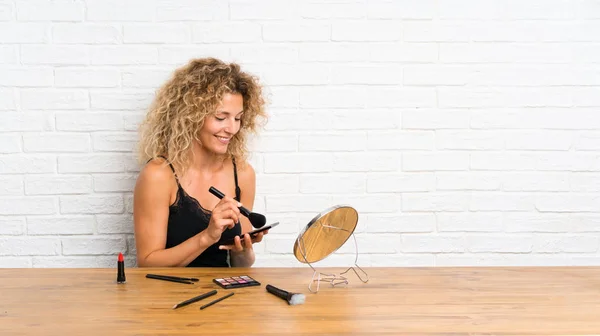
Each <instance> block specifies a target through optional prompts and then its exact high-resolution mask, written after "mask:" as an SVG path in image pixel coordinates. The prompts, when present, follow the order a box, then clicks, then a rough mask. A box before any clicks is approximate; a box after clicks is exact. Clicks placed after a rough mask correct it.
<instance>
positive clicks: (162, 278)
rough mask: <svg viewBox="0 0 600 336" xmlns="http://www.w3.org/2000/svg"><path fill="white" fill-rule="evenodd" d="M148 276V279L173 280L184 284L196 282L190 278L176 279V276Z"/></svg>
mask: <svg viewBox="0 0 600 336" xmlns="http://www.w3.org/2000/svg"><path fill="white" fill-rule="evenodd" d="M146 278H148V279H155V280H163V281H171V282H178V283H183V284H188V285H193V284H194V283H193V282H191V281H188V280H180V279H174V278H166V277H162V276H160V275H159V276H156V275H153V274H146Z"/></svg>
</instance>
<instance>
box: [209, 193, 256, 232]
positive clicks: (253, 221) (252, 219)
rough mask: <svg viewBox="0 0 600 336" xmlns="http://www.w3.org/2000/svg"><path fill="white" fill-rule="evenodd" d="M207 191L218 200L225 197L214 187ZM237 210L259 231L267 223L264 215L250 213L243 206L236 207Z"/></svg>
mask: <svg viewBox="0 0 600 336" xmlns="http://www.w3.org/2000/svg"><path fill="white" fill-rule="evenodd" d="M208 191H209V192H210V193H211V194H213V195H215V196H217V197H218V198H219V199H222V198H223V197H225V194H223V193H222V192H220V191H219V190H218V189H217V188H215V187H210V188H209V189H208ZM238 208H239V209H240V213H241V214H242V215H244V216H246V217H247V218H248V220H249V221H250V224H252V226H254V227H255V228H257V229H260V228H261V227H263V226H265V224H266V223H267V218H266V217H265V216H264V215H261V214H259V213H256V212H252V211H250V210H248V209H246V208H244V207H243V206H241V207H238Z"/></svg>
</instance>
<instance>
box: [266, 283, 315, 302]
mask: <svg viewBox="0 0 600 336" xmlns="http://www.w3.org/2000/svg"><path fill="white" fill-rule="evenodd" d="M267 292H269V293H271V294H273V295H275V296H277V297H278V298H280V299H282V300H284V301H286V302H287V303H288V304H289V305H290V306H294V305H300V304H303V303H304V300H305V299H306V297H305V296H304V294H300V293H290V292H288V291H285V290H283V289H280V288H277V287H275V286H271V285H267Z"/></svg>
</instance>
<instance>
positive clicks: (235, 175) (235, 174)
mask: <svg viewBox="0 0 600 336" xmlns="http://www.w3.org/2000/svg"><path fill="white" fill-rule="evenodd" d="M231 162H232V163H233V179H234V180H235V199H236V201H238V202H239V201H240V194H241V190H240V186H239V185H238V177H237V167H236V165H235V158H232V159H231Z"/></svg>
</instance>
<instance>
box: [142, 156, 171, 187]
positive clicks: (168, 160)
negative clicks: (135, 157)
mask: <svg viewBox="0 0 600 336" xmlns="http://www.w3.org/2000/svg"><path fill="white" fill-rule="evenodd" d="M158 157H159V158H163V159H164V160H165V161H166V162H167V163H168V164H169V167H170V168H171V171H172V172H173V176H175V182H177V185H179V178H178V177H177V173H176V172H175V168H174V167H173V165H172V164H171V163H170V162H169V160H167V158H166V157H164V156H162V155H159V156H158ZM150 161H152V158H150V159H149V160H148V161H146V163H148V162H150Z"/></svg>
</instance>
